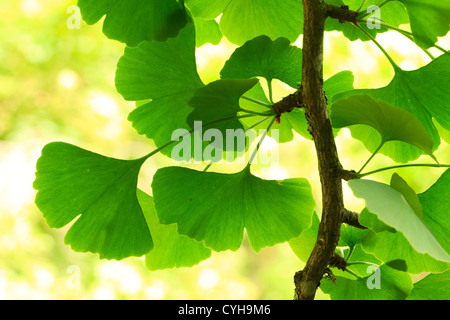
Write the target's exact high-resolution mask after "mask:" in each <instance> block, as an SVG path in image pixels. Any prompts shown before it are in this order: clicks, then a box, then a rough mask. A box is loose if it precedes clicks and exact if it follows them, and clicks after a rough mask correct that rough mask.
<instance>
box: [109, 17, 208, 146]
mask: <svg viewBox="0 0 450 320" xmlns="http://www.w3.org/2000/svg"><path fill="white" fill-rule="evenodd" d="M202 86H203V83H202V81H201V80H200V77H199V75H198V73H197V66H196V60H195V36H194V30H193V28H192V26H190V25H188V26H186V27H185V28H184V29H183V30H181V31H180V33H179V35H178V36H177V37H176V38H174V39H168V40H167V41H165V42H143V43H142V44H141V45H140V46H139V47H136V48H126V49H125V53H124V55H123V56H122V58H120V60H119V63H118V65H117V71H116V88H117V91H118V92H119V93H120V94H121V95H122V96H123V97H124V98H125V99H126V100H131V101H139V100H146V99H152V100H151V101H150V102H147V103H145V104H143V105H141V106H139V107H137V108H136V109H135V110H134V111H133V112H131V113H130V115H129V120H130V121H131V122H132V123H133V127H134V128H135V129H136V130H137V131H138V132H139V133H140V134H145V135H146V136H147V137H148V138H150V139H153V140H154V142H155V144H156V146H158V147H160V146H162V145H164V144H165V143H167V142H168V141H170V140H171V139H172V134H173V132H174V130H176V129H185V130H186V131H188V130H189V129H190V127H189V126H188V124H187V122H186V120H187V117H188V115H189V113H191V112H192V108H190V107H189V106H188V102H189V100H190V99H191V97H192V95H193V94H194V92H195V91H196V90H197V89H198V88H200V87H202ZM174 146H175V144H174V145H172V146H171V147H168V148H165V149H164V150H163V151H162V153H164V154H166V155H170V154H171V150H172V148H173V147H174Z"/></svg>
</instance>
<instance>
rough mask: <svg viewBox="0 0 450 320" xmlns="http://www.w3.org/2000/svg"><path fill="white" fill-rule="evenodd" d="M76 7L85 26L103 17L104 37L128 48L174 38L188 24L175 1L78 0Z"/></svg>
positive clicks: (181, 7) (182, 9) (181, 8)
mask: <svg viewBox="0 0 450 320" xmlns="http://www.w3.org/2000/svg"><path fill="white" fill-rule="evenodd" d="M78 6H79V7H80V10H81V13H82V15H83V19H84V20H85V21H86V22H87V23H88V24H94V23H96V22H98V21H99V20H100V19H101V18H102V17H103V16H104V15H106V18H105V21H104V24H103V32H104V33H105V35H106V36H107V37H108V38H111V39H115V40H119V41H121V42H125V43H126V44H127V45H129V46H136V45H138V44H139V43H141V42H142V41H152V40H156V41H165V40H166V39H167V38H171V37H174V36H176V35H177V34H178V31H179V30H180V29H181V28H182V27H183V26H184V25H185V24H186V22H187V20H188V19H187V16H186V14H185V11H184V8H183V6H182V5H181V4H180V3H179V2H178V1H177V0H150V1H141V0H112V1H111V0H79V1H78Z"/></svg>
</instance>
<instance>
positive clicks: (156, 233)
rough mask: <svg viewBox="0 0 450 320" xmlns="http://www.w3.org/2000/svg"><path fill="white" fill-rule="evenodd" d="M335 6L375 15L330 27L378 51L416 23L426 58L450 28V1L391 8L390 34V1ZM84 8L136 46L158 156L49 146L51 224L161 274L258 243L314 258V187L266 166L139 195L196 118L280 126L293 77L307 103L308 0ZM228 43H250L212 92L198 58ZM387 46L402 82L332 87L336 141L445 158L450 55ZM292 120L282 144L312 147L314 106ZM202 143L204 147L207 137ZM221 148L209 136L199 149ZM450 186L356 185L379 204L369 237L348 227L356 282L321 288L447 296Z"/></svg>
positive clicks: (133, 96)
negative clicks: (376, 9) (399, 53)
mask: <svg viewBox="0 0 450 320" xmlns="http://www.w3.org/2000/svg"><path fill="white" fill-rule="evenodd" d="M329 2H330V3H332V4H335V5H338V6H341V5H344V4H346V5H349V6H350V8H351V9H353V10H359V11H360V13H359V15H358V18H357V19H358V22H359V26H357V25H355V24H352V23H339V22H338V21H337V20H332V19H328V21H327V24H326V30H327V31H331V30H338V31H341V32H342V33H343V35H344V36H345V37H347V38H348V39H350V40H356V39H361V40H364V41H368V40H373V41H374V42H375V43H376V44H377V45H379V44H378V43H377V42H376V40H375V37H376V35H377V34H378V33H380V32H385V31H387V30H388V29H394V30H396V29H397V27H398V26H399V25H401V24H404V23H408V22H410V26H411V31H412V32H411V34H409V33H408V32H402V31H401V30H399V29H397V31H399V32H400V33H402V34H403V35H407V36H408V37H409V38H410V39H411V40H413V41H415V42H416V43H417V44H418V45H419V46H420V47H422V48H423V49H426V48H429V47H432V46H436V45H435V43H436V42H437V38H438V37H439V36H442V35H445V34H446V33H447V32H448V31H449V29H450V28H449V18H448V17H449V16H450V7H449V5H448V4H447V3H444V2H440V3H434V2H432V1H431V0H430V1H428V0H423V1H419V0H399V1H386V2H383V6H382V8H381V13H382V17H383V18H382V22H383V25H382V28H380V29H369V28H367V26H365V25H364V23H365V22H367V20H366V19H365V18H366V17H367V16H368V14H366V13H365V12H366V9H367V8H368V7H369V6H370V5H373V4H378V1H363V2H361V1H356V0H348V1H347V0H345V1H341V0H333V1H329ZM78 4H79V6H80V8H81V12H82V15H83V18H84V20H85V21H86V22H87V23H88V24H94V23H96V22H98V21H100V19H101V18H102V17H103V16H106V17H105V19H104V24H103V31H104V33H105V35H106V36H107V37H109V38H112V39H116V40H119V41H121V42H123V43H125V44H126V45H127V47H126V48H125V51H124V54H123V56H122V57H121V58H120V60H119V62H118V64H117V70H116V77H115V85H116V89H117V91H118V92H119V93H120V94H121V95H122V96H123V98H124V99H125V100H129V101H135V102H136V105H137V108H136V109H135V110H134V111H132V112H131V113H130V115H129V120H130V121H131V122H132V125H133V127H134V128H135V129H136V130H137V132H138V133H139V134H143V135H145V136H147V137H148V138H149V139H152V140H153V143H154V144H155V145H156V149H155V150H154V151H152V152H150V153H148V154H147V155H145V156H143V157H141V158H139V159H134V160H133V159H132V160H119V159H114V158H110V157H106V156H102V155H99V154H96V153H92V152H90V151H86V150H84V149H81V148H79V147H76V146H73V145H69V144H66V143H61V142H57V143H50V144H48V145H46V146H45V147H44V149H43V151H42V156H41V158H40V159H39V161H38V163H37V173H36V180H35V182H34V188H35V189H36V190H37V191H38V193H37V196H36V204H37V205H38V207H39V209H40V210H41V211H42V213H43V215H44V218H45V219H46V222H47V224H48V225H49V226H50V227H52V228H62V227H64V226H66V225H68V224H69V223H71V222H72V221H75V222H73V224H72V226H71V227H70V229H69V230H68V232H67V235H66V238H65V242H66V243H67V244H70V245H71V246H72V248H73V250H75V251H82V252H93V253H98V254H99V255H100V257H101V258H106V259H117V260H120V259H123V258H126V257H129V256H143V255H145V256H146V261H145V264H146V266H147V268H148V269H150V270H160V269H165V268H174V267H191V266H193V265H196V264H198V263H199V262H201V261H203V260H205V259H207V258H209V257H210V256H211V254H212V251H224V250H232V251H236V250H237V249H239V248H240V247H241V245H242V242H243V239H244V235H246V236H247V237H248V240H249V242H250V245H251V247H252V249H253V250H254V251H256V252H258V251H260V250H261V249H262V248H265V247H268V246H273V245H275V244H278V243H283V242H287V241H289V245H290V247H291V248H292V250H293V252H294V253H295V254H296V256H297V257H298V258H299V259H300V260H302V261H304V262H305V261H307V259H308V257H309V255H310V253H311V250H312V248H313V246H314V244H315V243H316V240H317V233H318V230H319V225H320V218H319V216H318V215H317V214H316V213H315V211H314V210H315V209H316V201H315V200H314V198H313V194H312V191H311V186H310V183H309V182H308V181H307V180H306V179H303V178H290V179H285V180H281V181H280V180H266V179H262V178H259V177H257V176H256V175H254V174H253V173H252V172H251V166H252V162H251V161H249V163H248V164H247V165H246V166H245V168H244V169H243V170H241V171H238V172H234V173H219V172H205V171H206V169H208V168H209V166H210V165H211V164H212V163H211V164H210V165H208V167H207V168H206V169H205V170H204V171H203V172H202V171H197V170H193V169H190V168H184V167H165V168H161V169H159V170H157V172H156V173H155V175H154V176H153V182H152V185H151V187H152V194H153V198H152V196H150V195H148V194H146V193H144V192H143V191H141V190H139V189H137V183H138V175H139V172H140V170H141V167H142V165H143V164H144V162H145V161H146V160H147V159H148V158H150V157H151V156H153V155H154V154H156V153H158V152H161V153H163V154H164V155H166V156H172V151H173V148H174V147H176V146H177V143H178V141H177V139H178V138H180V136H178V137H173V133H174V131H175V130H177V129H182V130H184V131H185V132H186V134H184V135H183V137H186V136H189V135H190V136H191V137H194V136H195V135H196V134H198V133H199V132H198V131H197V128H196V126H195V122H196V121H202V123H203V126H205V129H207V128H215V129H218V130H219V131H220V132H221V133H222V134H223V136H224V137H226V136H227V135H226V133H227V130H228V129H241V130H242V131H243V130H244V129H249V128H255V129H256V128H266V129H270V128H271V126H272V125H273V123H274V121H275V117H276V115H275V112H274V110H272V105H273V104H274V101H273V99H274V97H273V84H274V83H275V81H281V82H282V83H284V84H286V85H287V86H286V91H288V92H290V93H292V92H294V90H296V89H298V88H299V85H300V83H301V81H302V60H303V59H304V58H305V57H304V56H303V53H302V49H300V48H298V47H297V46H295V45H293V44H292V43H293V42H295V41H296V40H297V38H298V36H299V35H300V34H301V33H302V24H303V23H302V22H303V15H302V10H303V8H302V2H301V1H299V0H288V1H276V0H270V1H267V0H247V1H245V0H218V1H206V0H186V1H176V0H151V1H145V2H143V1H122V0H116V1H104V0H103V1H89V0H80V1H79V2H78ZM219 15H221V18H220V22H219V20H216V18H217V17H218V16H219ZM223 36H224V37H225V38H226V39H227V40H229V41H230V42H232V43H234V44H236V45H240V47H238V48H237V49H236V50H235V51H234V53H233V54H232V55H231V56H230V57H229V59H228V61H227V62H226V63H225V65H224V67H223V68H222V70H221V71H220V79H217V80H215V81H211V82H210V83H208V84H206V85H205V84H204V83H203V81H202V80H201V79H200V76H199V74H198V72H197V61H196V55H195V54H196V48H198V47H200V46H202V45H204V44H205V43H212V44H218V43H220V41H221V39H222V37H223ZM381 49H382V51H383V53H384V54H385V55H386V57H387V58H388V59H389V60H390V62H391V64H392V66H393V68H394V72H395V74H394V77H393V79H392V80H391V82H390V83H389V84H388V85H387V86H385V87H382V88H377V89H370V88H369V89H354V87H353V80H354V79H353V73H352V72H351V71H342V72H339V73H337V74H335V75H333V76H332V77H329V78H328V79H326V80H325V81H324V90H325V92H326V94H327V96H328V99H329V100H330V102H331V101H332V104H331V103H330V104H329V106H328V107H329V111H330V118H331V122H332V124H333V126H334V127H335V129H334V134H335V136H336V135H337V134H338V132H339V130H340V129H342V128H349V129H350V131H351V134H352V136H353V137H354V138H355V139H358V140H360V141H362V142H363V144H364V146H365V147H366V148H367V149H368V150H369V151H370V152H372V153H373V154H372V157H373V156H374V155H375V154H376V153H377V152H378V151H380V152H381V153H383V154H385V155H387V156H389V157H390V158H391V159H392V160H394V161H396V162H401V163H406V162H409V161H412V160H415V159H417V158H418V157H419V156H421V155H423V154H427V155H430V156H432V157H433V159H435V160H438V159H436V158H435V157H434V155H433V153H434V151H435V150H436V149H437V148H438V146H439V145H440V143H441V137H440V133H439V131H438V129H439V130H440V131H441V132H442V135H443V136H445V135H447V134H448V130H450V115H449V113H448V101H449V98H450V96H449V91H448V88H449V85H450V78H449V76H448V75H449V74H450V69H449V68H450V57H449V55H447V54H443V55H441V56H439V57H437V58H433V59H432V61H431V62H430V63H428V64H427V65H426V66H424V67H422V68H419V69H417V70H412V71H405V70H402V69H401V68H400V67H398V66H397V65H396V64H395V63H394V62H393V60H392V58H390V56H389V55H388V54H387V52H386V51H385V50H384V49H383V48H382V47H381ZM260 78H263V79H264V81H260V80H261V79H260ZM250 118H251V121H250V120H249V119H250ZM269 118H271V121H270V125H268V126H266V125H267V123H264V121H265V120H267V119H269ZM279 120H280V123H279V124H277V129H279V130H280V140H279V141H278V142H280V143H287V142H290V141H292V140H293V139H294V132H296V133H298V134H300V135H302V136H303V137H305V138H307V139H311V138H312V137H311V134H310V132H309V126H308V121H307V119H306V118H305V112H304V110H303V109H300V108H295V109H294V110H293V111H291V112H289V113H284V114H282V115H281V117H280V118H279ZM200 133H202V132H200ZM268 134H269V135H271V134H270V133H268ZM264 138H265V135H263V137H262V139H261V141H260V142H261V143H262V142H263V140H264ZM192 140H194V141H195V139H192ZM211 144H212V143H211ZM178 146H179V145H178ZM189 146H190V147H191V148H193V149H195V148H196V146H195V143H194V144H193V143H192V142H189ZM206 146H208V143H203V142H202V145H201V146H200V147H201V148H202V150H203V148H205V147H206ZM197 147H198V146H197ZM222 148H223V149H224V150H225V151H230V152H236V151H243V150H239V149H236V148H235V147H233V148H231V149H227V144H226V141H225V140H224V141H222ZM258 148H259V145H258V147H257V148H256V150H254V154H256V153H257V152H258V151H259V149H258ZM372 157H371V158H369V160H368V161H367V162H366V163H365V164H364V165H363V167H362V168H361V170H362V169H363V168H364V167H365V165H366V164H367V163H368V162H369V161H370V160H371V159H372ZM197 160H198V159H197ZM200 160H210V159H204V158H202V159H200ZM444 166H448V165H444ZM361 170H360V171H359V172H358V174H360V172H361ZM380 170H383V168H381V169H380ZM359 177H361V176H357V178H359ZM449 177H450V175H449V170H447V171H446V172H445V173H444V174H443V175H442V177H441V178H440V179H439V180H438V181H437V182H436V183H435V184H434V185H433V186H431V187H430V188H429V189H428V190H427V191H425V192H423V193H421V194H419V195H417V194H416V192H415V191H414V190H413V188H411V187H410V186H409V185H408V183H407V182H406V181H405V180H404V179H403V178H401V177H400V176H399V175H398V174H396V173H394V174H393V175H392V179H391V182H390V185H387V184H385V183H382V182H378V181H374V180H366V179H353V180H351V181H349V182H348V185H349V187H350V188H351V190H352V191H353V193H354V195H355V196H356V197H358V198H361V199H364V201H365V209H364V210H363V211H362V212H361V216H360V222H361V223H362V224H363V225H364V226H366V227H367V228H368V229H367V230H358V229H355V228H354V227H351V226H346V225H343V226H342V228H341V238H340V241H339V247H338V249H337V251H336V253H337V254H340V255H342V256H344V258H345V259H346V260H347V261H348V268H347V270H346V271H348V272H342V271H339V270H335V271H333V272H335V274H336V277H335V276H334V275H333V274H332V273H330V274H329V277H327V278H326V279H323V281H322V282H321V286H320V288H321V289H322V290H323V292H325V293H327V294H329V295H330V297H331V298H332V299H405V298H407V297H408V296H409V298H411V299H420V298H424V297H425V296H426V295H427V294H429V293H430V292H432V291H433V290H434V289H435V288H439V290H440V291H439V294H441V295H448V292H449V287H448V271H447V270H448V267H449V263H450V256H449V252H450V240H449V239H448V233H449V230H450V225H449V223H450V220H449V219H448V217H447V213H448V209H449V207H448V201H446V200H447V199H448V198H449V197H450V194H448V193H449V191H448V190H449V188H448V185H449V181H448V179H449ZM244 230H245V233H244ZM344 252H345V254H344ZM368 265H370V266H371V267H372V266H376V268H372V272H374V273H373V274H368V272H367V270H368V269H367V266H368ZM421 272H432V273H439V272H442V273H440V274H431V275H428V276H427V277H425V278H424V279H423V280H421V281H419V282H417V283H416V284H414V285H413V283H412V279H411V276H410V273H413V274H419V273H421ZM377 277H379V278H377ZM370 281H380V282H381V283H382V289H379V288H375V289H373V288H369V287H370V285H369V282H370ZM445 281H447V284H446V285H442V283H444V282H445ZM441 285H442V286H441Z"/></svg>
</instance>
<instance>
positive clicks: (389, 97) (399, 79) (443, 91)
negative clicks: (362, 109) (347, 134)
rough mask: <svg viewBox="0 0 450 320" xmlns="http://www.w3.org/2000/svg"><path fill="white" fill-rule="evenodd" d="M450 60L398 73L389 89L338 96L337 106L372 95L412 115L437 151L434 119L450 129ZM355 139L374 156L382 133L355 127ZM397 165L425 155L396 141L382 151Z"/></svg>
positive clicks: (350, 92) (444, 56)
mask: <svg viewBox="0 0 450 320" xmlns="http://www.w3.org/2000/svg"><path fill="white" fill-rule="evenodd" d="M449 73H450V56H448V55H446V54H444V55H441V56H439V57H438V58H436V59H435V60H433V61H432V62H430V63H429V64H427V65H426V66H424V67H422V68H420V69H417V70H412V71H404V70H401V69H398V68H397V69H395V76H394V78H393V79H392V81H391V82H390V83H389V84H388V85H387V86H385V87H382V88H378V89H356V90H350V91H347V92H343V93H341V94H337V95H336V96H335V97H334V98H333V102H335V101H337V100H340V99H343V98H345V97H349V96H351V95H357V94H358V95H361V94H369V95H371V96H372V97H373V98H375V99H379V100H383V101H385V102H387V103H390V104H391V105H393V106H396V107H400V108H402V109H405V110H406V111H409V112H411V113H412V114H413V115H414V116H415V117H416V118H417V119H419V121H420V122H421V123H422V125H423V127H425V129H426V130H427V132H428V134H429V135H430V136H431V137H432V139H433V150H435V149H436V148H437V147H438V146H439V144H440V140H441V139H440V137H439V134H438V131H437V129H436V126H435V125H434V123H433V120H432V118H434V119H435V120H436V121H437V122H438V123H439V124H440V125H442V127H444V128H445V129H447V130H449V129H450V114H449V112H448V110H447V105H448V101H449V98H450V96H449V91H448V90H447V89H448V88H449V86H450V77H448V74H449ZM350 131H351V133H352V136H353V137H354V138H356V139H358V140H360V141H362V142H363V143H364V145H365V146H366V148H367V149H368V150H369V151H370V152H374V151H375V150H376V148H377V147H378V146H379V144H380V136H379V135H378V133H377V132H376V131H375V130H374V129H372V128H370V127H367V126H355V127H353V128H351V129H350ZM380 152H381V153H383V154H385V155H387V156H389V157H390V158H392V159H393V160H395V161H397V162H408V161H411V160H415V159H417V158H418V157H419V156H420V155H421V154H423V151H421V150H420V149H418V148H417V147H415V146H413V145H408V144H404V143H402V142H396V141H392V142H390V143H388V144H385V145H384V146H383V148H381V150H380Z"/></svg>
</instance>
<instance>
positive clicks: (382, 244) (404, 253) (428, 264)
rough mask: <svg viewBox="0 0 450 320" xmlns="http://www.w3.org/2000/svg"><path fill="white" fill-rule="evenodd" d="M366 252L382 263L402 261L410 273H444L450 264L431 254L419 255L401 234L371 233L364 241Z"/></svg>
mask: <svg viewBox="0 0 450 320" xmlns="http://www.w3.org/2000/svg"><path fill="white" fill-rule="evenodd" d="M362 245H363V249H364V251H366V252H367V253H371V254H373V255H375V256H376V257H377V258H378V259H380V260H382V261H385V262H387V261H392V260H395V259H401V260H403V261H405V263H406V266H407V270H408V272H409V273H413V274H419V273H422V272H442V271H445V270H447V269H448V268H449V264H448V263H446V262H442V261H437V260H436V259H433V258H432V257H431V256H430V255H429V254H426V253H425V254H424V253H419V252H417V251H416V250H414V248H413V247H412V246H411V244H410V243H409V242H408V240H407V239H406V238H405V236H404V235H403V234H401V233H400V232H388V231H383V232H378V233H375V232H369V233H368V234H367V236H365V237H364V238H363V240H362Z"/></svg>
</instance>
